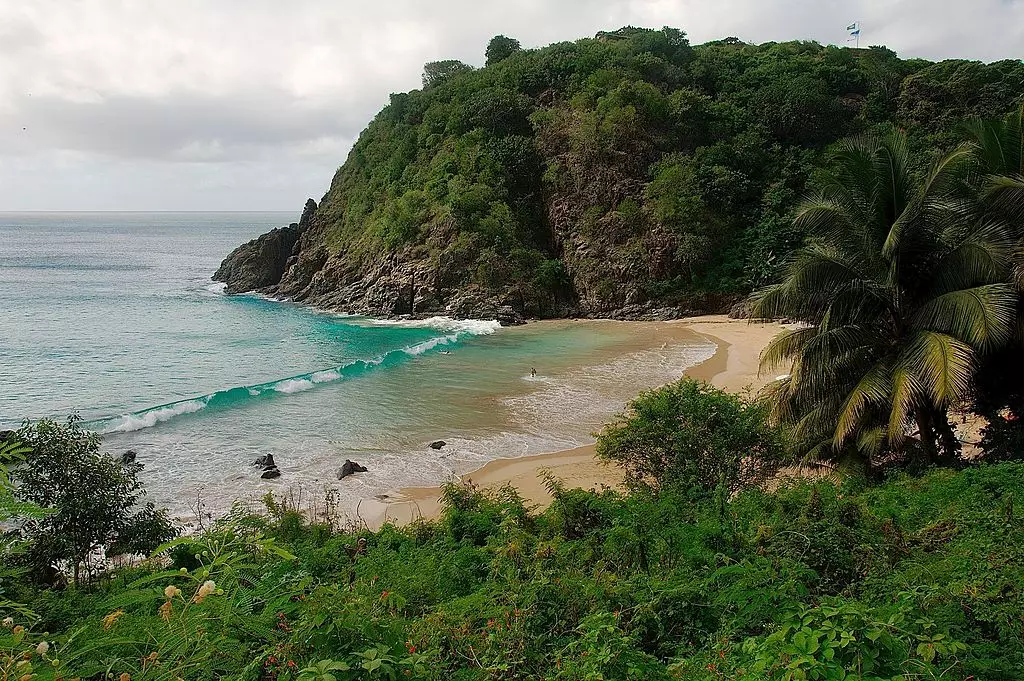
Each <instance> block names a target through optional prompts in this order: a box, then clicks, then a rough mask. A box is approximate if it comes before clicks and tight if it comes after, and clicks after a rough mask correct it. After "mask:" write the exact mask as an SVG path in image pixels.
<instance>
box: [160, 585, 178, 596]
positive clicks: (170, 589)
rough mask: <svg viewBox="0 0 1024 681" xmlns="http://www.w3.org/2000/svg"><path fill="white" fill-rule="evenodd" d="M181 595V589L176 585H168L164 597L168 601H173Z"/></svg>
mask: <svg viewBox="0 0 1024 681" xmlns="http://www.w3.org/2000/svg"><path fill="white" fill-rule="evenodd" d="M180 593H181V589H179V588H178V587H176V586H174V585H168V586H166V587H165V588H164V596H165V597H166V598H167V600H171V599H172V598H174V597H175V596H177V595H178V594H180Z"/></svg>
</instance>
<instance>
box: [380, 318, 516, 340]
mask: <svg viewBox="0 0 1024 681" xmlns="http://www.w3.org/2000/svg"><path fill="white" fill-rule="evenodd" d="M366 321H367V323H368V324H370V325H372V326H402V327H406V328H410V329H437V330H438V331H446V332H454V333H468V334H471V335H473V336H487V335H490V334H492V333H496V332H497V331H498V330H499V329H501V324H500V323H499V322H498V321H496V320H493V319H491V320H487V319H452V318H451V317H428V318H427V319H368V320H366Z"/></svg>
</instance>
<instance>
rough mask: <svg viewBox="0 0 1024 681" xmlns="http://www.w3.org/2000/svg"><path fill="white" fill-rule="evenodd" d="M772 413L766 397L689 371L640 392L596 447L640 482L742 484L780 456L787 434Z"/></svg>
mask: <svg viewBox="0 0 1024 681" xmlns="http://www.w3.org/2000/svg"><path fill="white" fill-rule="evenodd" d="M765 417H766V415H765V411H764V409H763V408H762V407H760V406H759V405H756V404H751V403H748V402H747V401H745V400H744V399H743V398H741V397H739V396H737V395H733V394H730V393H726V392H724V391H722V390H719V389H717V388H714V387H712V386H710V385H708V384H706V383H703V382H700V381H696V380H693V379H690V378H685V379H683V380H681V381H679V382H678V383H673V384H671V385H667V386H665V387H663V388H658V389H657V390H652V391H650V392H646V393H643V394H642V395H640V397H638V398H636V399H635V400H633V401H632V402H631V403H630V405H629V408H628V411H627V412H626V414H624V415H622V416H620V418H619V419H618V421H616V422H614V423H611V424H609V425H608V426H606V427H605V428H604V430H603V431H602V432H601V434H600V436H599V438H598V441H597V455H598V456H599V457H600V458H602V459H604V460H606V461H613V462H615V463H617V464H618V465H620V466H622V467H623V468H624V469H625V471H626V483H627V485H628V486H629V487H630V488H631V489H633V490H645V491H651V492H657V491H660V490H666V489H671V490H672V491H675V492H679V493H683V494H685V495H688V496H691V497H707V496H709V495H711V494H713V493H714V492H715V491H716V490H720V491H722V492H726V493H729V492H735V491H736V490H738V489H740V488H742V487H744V486H746V485H747V484H749V483H751V482H753V481H755V480H758V479H760V478H762V477H763V476H764V475H766V474H767V473H768V472H770V471H771V470H773V469H774V466H775V464H776V463H777V461H778V460H779V458H780V453H781V451H782V448H781V439H780V437H779V436H778V433H777V432H776V431H775V430H774V429H772V428H771V427H770V426H768V425H767V423H766V420H765Z"/></svg>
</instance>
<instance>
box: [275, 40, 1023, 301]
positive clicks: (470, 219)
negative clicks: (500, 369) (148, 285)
mask: <svg viewBox="0 0 1024 681" xmlns="http://www.w3.org/2000/svg"><path fill="white" fill-rule="evenodd" d="M487 52H488V55H489V56H488V65H487V66H485V67H483V68H472V67H470V66H467V65H465V64H461V63H459V62H453V61H449V62H436V63H431V64H427V65H426V67H425V70H424V75H423V82H424V87H423V89H421V90H417V91H413V92H409V93H404V94H394V95H392V96H391V103H390V104H389V105H388V106H387V107H385V108H384V109H383V110H382V111H381V112H380V113H379V114H378V115H377V116H376V118H375V119H374V120H373V121H372V122H371V123H370V124H369V126H368V127H367V128H366V130H364V131H363V133H362V134H361V135H360V137H359V140H358V141H357V142H356V144H355V146H354V148H353V149H352V151H351V153H350V154H349V157H348V159H347V160H346V161H345V163H344V165H342V166H341V168H339V170H338V171H337V173H336V174H335V177H334V179H333V181H332V183H331V187H330V189H329V191H328V192H327V194H326V195H325V196H324V197H323V200H322V202H321V205H320V209H319V211H318V213H317V214H316V215H315V216H314V219H313V220H312V227H311V228H310V229H309V230H307V233H305V234H304V235H303V237H302V239H301V240H300V244H299V246H297V247H296V251H295V254H297V257H296V258H294V259H293V260H292V261H291V262H290V264H289V266H288V268H287V269H286V271H285V272H284V273H283V277H282V280H281V283H280V285H279V286H275V287H272V288H274V290H275V292H277V293H280V294H283V295H288V296H293V297H295V298H297V299H300V300H307V301H308V302H310V303H313V304H318V305H324V306H328V307H343V308H350V309H351V310H352V311H362V312H369V313H376V314H394V313H400V312H411V311H417V312H432V311H439V310H444V309H445V308H446V307H447V308H448V309H449V310H451V308H452V304H453V301H455V307H456V308H458V309H457V310H456V311H457V312H458V311H461V312H464V313H467V314H468V313H471V312H474V311H481V312H483V311H487V307H488V304H491V306H492V307H493V305H508V306H511V307H513V308H515V309H516V311H518V312H520V313H522V314H524V315H537V316H549V315H562V314H587V313H591V314H603V313H605V314H606V313H609V312H611V311H613V310H616V309H619V308H622V307H623V306H627V305H632V304H636V303H647V302H648V301H652V300H653V301H655V304H657V305H673V306H678V305H682V306H683V307H688V308H690V309H702V310H710V309H720V308H722V307H723V306H727V305H728V303H729V302H731V301H733V300H735V299H736V298H737V297H738V296H739V295H740V294H743V293H745V292H747V291H749V290H750V289H751V287H755V286H758V285H761V284H763V283H765V282H768V281H770V280H772V279H773V278H774V277H775V276H776V275H777V274H778V272H779V268H780V263H781V261H782V259H783V258H784V257H785V256H786V254H787V253H788V252H790V250H791V249H792V248H793V247H794V246H795V245H796V244H798V243H799V242H800V240H801V235H800V234H798V233H796V232H795V231H794V228H793V225H792V222H791V221H790V220H788V219H787V218H788V214H789V212H790V211H791V209H792V208H793V207H794V205H795V204H796V202H797V200H798V199H799V197H800V196H801V195H802V194H803V193H804V191H805V185H806V183H807V181H808V178H809V176H810V175H811V173H812V168H813V167H814V166H815V164H816V163H818V162H819V160H820V158H821V157H822V153H823V151H824V150H825V149H826V148H827V147H828V146H829V145H830V144H832V143H834V142H835V141H836V140H839V139H840V138H843V137H846V136H849V135H853V134H857V133H860V132H865V131H874V132H881V131H883V130H884V129H885V128H887V127H891V126H899V127H910V128H912V130H913V133H912V143H913V147H914V152H915V160H916V161H918V162H919V163H920V165H921V167H922V168H923V167H925V166H926V165H927V163H928V162H929V161H930V160H931V159H932V157H933V156H934V154H935V153H936V152H937V151H938V150H939V149H942V148H948V147H949V146H950V145H952V144H953V143H954V142H955V141H956V140H958V139H959V137H960V136H959V133H960V127H961V126H962V124H963V122H964V121H965V120H967V119H970V118H973V117H988V118H991V117H997V116H1001V115H1003V114H1005V113H1007V112H1008V111H1010V110H1011V109H1012V108H1013V107H1014V105H1015V104H1016V103H1018V102H1020V101H1021V97H1022V95H1024V65H1022V64H1021V62H1019V61H1002V62H996V63H993V64H987V65H986V64H982V63H979V62H971V61H962V60H950V61H944V62H940V63H937V64H935V63H930V62H927V61H924V60H919V59H913V60H902V59H899V58H898V57H897V56H896V55H895V54H894V53H893V52H892V51H890V50H887V49H885V48H882V47H872V48H869V49H860V50H856V49H849V48H839V47H834V46H827V47H826V46H822V45H819V44H817V43H813V42H788V43H766V44H763V45H750V44H745V43H743V42H740V41H738V40H736V39H726V40H721V41H717V42H712V43H708V44H705V45H699V46H691V45H690V44H689V42H688V40H687V39H686V35H685V34H684V33H683V32H682V31H679V30H676V29H669V28H665V29H663V30H660V31H654V30H647V29H634V28H624V29H621V30H619V31H615V32H613V33H602V34H598V36H597V37H596V38H593V39H584V40H579V41H576V42H572V43H568V42H566V43H558V44H554V45H550V46H548V47H544V48H542V49H535V50H523V49H519V47H518V43H516V41H514V40H511V39H507V38H503V37H501V36H499V37H497V38H495V39H494V40H493V41H492V43H491V45H490V46H489V47H488V50H487ZM286 255H287V254H286ZM410 291H411V293H410ZM467 297H468V302H467V303H465V304H463V302H460V301H463V300H464V299H467ZM481 301H483V303H482V302H481ZM460 306H461V307H460ZM463 308H465V309H463Z"/></svg>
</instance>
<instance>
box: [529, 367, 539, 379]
mask: <svg viewBox="0 0 1024 681" xmlns="http://www.w3.org/2000/svg"><path fill="white" fill-rule="evenodd" d="M530 378H537V370H536V369H534V368H533V367H530Z"/></svg>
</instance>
